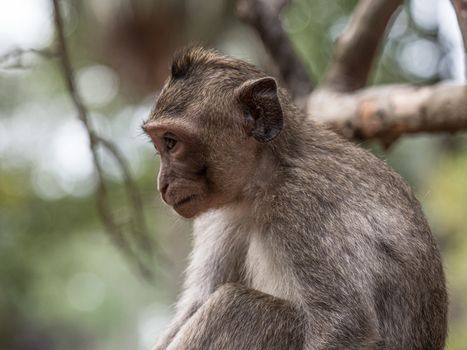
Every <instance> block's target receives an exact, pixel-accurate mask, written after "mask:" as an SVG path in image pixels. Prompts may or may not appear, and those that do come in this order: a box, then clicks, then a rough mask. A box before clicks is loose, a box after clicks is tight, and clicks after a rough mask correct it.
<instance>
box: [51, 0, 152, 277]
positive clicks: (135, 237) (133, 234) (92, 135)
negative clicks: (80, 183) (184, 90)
mask: <svg viewBox="0 0 467 350" xmlns="http://www.w3.org/2000/svg"><path fill="white" fill-rule="evenodd" d="M52 3H53V8H54V20H55V30H56V33H57V39H58V54H59V57H60V60H61V65H62V69H63V76H64V78H65V82H66V87H67V90H68V93H69V95H70V97H71V99H72V101H73V105H74V106H75V109H76V111H77V112H78V118H79V119H80V120H81V121H82V122H83V124H84V126H85V128H86V131H87V133H88V135H89V140H90V149H91V153H92V157H93V162H94V167H95V169H96V173H97V180H98V192H97V204H98V209H99V214H100V216H101V220H102V222H103V224H104V226H105V228H106V232H107V233H108V234H109V236H110V238H111V239H112V241H113V242H114V243H115V244H116V245H117V246H118V247H119V249H120V250H121V251H122V252H123V253H124V255H125V256H126V257H127V258H128V260H129V261H130V262H131V263H132V264H133V265H134V266H136V267H137V268H138V269H139V272H140V273H141V274H142V276H143V277H144V278H146V279H147V280H151V281H152V280H153V270H152V267H151V266H150V265H149V263H148V261H151V260H152V259H151V258H152V255H153V248H154V244H153V242H151V240H150V238H149V237H150V236H149V232H148V230H147V226H146V223H145V218H144V212H143V206H142V201H141V196H140V194H139V192H138V189H137V187H136V184H135V183H134V180H133V178H132V177H131V174H130V170H129V166H128V164H127V162H126V160H125V158H124V157H123V155H122V154H121V152H120V151H119V150H118V148H117V147H116V146H115V145H114V144H113V143H112V142H110V141H108V140H106V139H104V138H102V137H101V136H99V135H97V134H96V132H95V130H94V129H93V128H92V126H91V124H90V121H89V116H88V110H87V108H86V106H85V105H84V104H83V102H82V99H81V96H80V94H79V92H78V90H77V88H76V82H75V77H74V71H73V68H72V65H71V60H70V55H69V51H68V47H67V42H66V40H65V34H64V26H63V16H62V13H61V8H60V4H59V0H52ZM99 146H101V147H103V148H104V149H105V150H107V151H108V152H109V153H110V155H111V156H112V157H113V158H114V159H115V161H116V162H117V164H118V166H119V168H120V170H121V171H122V173H123V179H124V187H125V190H126V192H127V196H128V198H129V206H130V208H131V217H130V224H131V225H130V228H129V233H128V235H129V237H127V234H126V232H125V229H124V227H123V226H122V225H121V224H120V223H118V221H117V219H116V217H115V215H114V214H113V212H112V209H111V205H110V200H109V195H108V189H107V185H106V182H105V178H104V169H103V168H102V166H101V162H100V159H99V153H98V147H99ZM132 242H136V246H137V248H138V249H135V248H134V247H133V246H132ZM135 250H136V251H135ZM159 255H161V252H160V251H159ZM145 258H146V259H145Z"/></svg>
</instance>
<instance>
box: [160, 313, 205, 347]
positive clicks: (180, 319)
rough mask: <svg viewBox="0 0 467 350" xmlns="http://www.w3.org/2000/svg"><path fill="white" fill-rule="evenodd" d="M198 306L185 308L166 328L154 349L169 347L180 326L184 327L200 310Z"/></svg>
mask: <svg viewBox="0 0 467 350" xmlns="http://www.w3.org/2000/svg"><path fill="white" fill-rule="evenodd" d="M198 307H199V306H198V305H192V306H191V307H189V308H187V309H186V310H183V311H182V312H181V313H180V314H178V315H177V316H176V317H175V319H174V320H173V321H172V322H171V323H170V325H169V327H168V328H167V329H166V330H165V332H164V333H163V335H162V336H161V337H160V338H159V340H158V341H157V343H156V345H155V346H154V348H153V350H164V349H167V347H168V346H169V344H170V343H171V342H172V340H173V339H174V338H175V336H176V335H177V333H178V331H179V330H180V328H182V326H183V325H184V324H185V323H186V322H187V321H188V320H189V319H190V317H191V316H193V314H195V312H196V311H197V310H198Z"/></svg>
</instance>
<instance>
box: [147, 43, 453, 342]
mask: <svg viewBox="0 0 467 350" xmlns="http://www.w3.org/2000/svg"><path fill="white" fill-rule="evenodd" d="M171 72H172V76H171V77H170V78H169V79H168V81H167V83H166V85H165V87H164V89H163V91H162V93H161V95H160V98H159V100H158V102H157V103H156V106H155V109H154V112H153V115H152V116H151V118H150V120H148V121H147V122H146V123H145V125H144V127H143V128H144V129H145V131H146V132H147V133H148V134H149V135H150V136H151V138H152V140H153V141H154V143H155V144H156V146H157V148H158V149H159V151H160V153H161V169H160V173H159V189H160V191H161V193H162V195H163V198H164V200H166V201H167V202H168V203H169V204H170V205H173V206H174V209H175V210H176V211H177V212H178V213H179V214H181V215H182V216H185V217H194V218H195V221H194V237H195V242H194V248H193V253H192V257H191V262H190V265H189V267H188V271H187V277H186V282H185V290H184V293H183V295H182V297H181V299H180V301H179V303H178V307H177V309H178V311H177V316H176V318H175V320H174V322H173V324H172V325H171V326H170V327H169V329H168V331H167V333H166V335H165V336H164V337H163V338H162V339H160V340H159V343H158V345H157V346H156V349H170V350H173V349H200V350H201V349H202V350H205V349H226V350H229V349H232V350H234V349H235V350H237V349H442V348H443V347H444V341H445V337H446V312H447V311H446V310H447V297H446V290H445V284H444V276H443V270H442V266H441V261H440V256H439V252H438V249H437V246H436V243H435V241H434V239H433V237H432V235H431V232H430V229H429V227H428V225H427V222H426V220H425V218H424V215H423V213H422V211H421V208H420V205H419V203H418V201H417V200H416V198H415V196H414V195H413V193H412V191H411V190H410V188H409V187H408V186H407V185H406V184H405V182H404V181H403V180H402V179H401V178H400V176H399V175H397V174H396V173H395V172H394V171H392V170H391V169H390V168H389V167H388V166H387V165H386V164H385V163H384V162H382V161H381V160H379V159H378V158H376V157H375V156H373V155H372V154H370V153H369V152H367V151H365V150H363V149H361V148H358V147H357V146H355V145H353V144H351V143H350V142H347V141H345V140H342V139H341V138H340V137H338V136H337V135H335V134H334V133H333V132H331V131H328V130H326V129H325V128H324V127H323V126H321V125H319V124H318V123H315V122H313V121H311V120H309V119H308V118H306V116H305V115H303V114H302V113H301V112H300V111H299V110H298V109H297V108H296V107H295V106H294V105H293V104H292V103H291V102H290V99H289V97H288V95H287V93H286V92H285V91H283V90H282V89H280V88H277V86H276V82H275V80H274V79H272V78H270V77H268V76H266V75H265V74H264V73H262V72H261V71H259V70H258V69H256V68H255V67H253V66H252V65H250V64H248V63H245V62H243V61H240V60H236V59H233V58H230V57H226V56H222V55H220V54H218V53H217V52H215V51H212V50H204V49H200V48H191V49H188V50H186V51H183V52H181V53H179V54H178V56H177V57H176V58H175V59H174V63H173V66H172V70H171ZM167 135H168V136H167ZM164 137H169V138H174V139H175V140H176V144H175V146H174V147H173V148H172V149H171V150H170V151H169V150H168V149H167V146H170V145H171V142H172V141H170V140H167V139H164Z"/></svg>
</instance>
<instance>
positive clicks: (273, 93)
mask: <svg viewBox="0 0 467 350" xmlns="http://www.w3.org/2000/svg"><path fill="white" fill-rule="evenodd" d="M237 91H238V95H237V96H238V99H239V101H240V103H241V105H242V106H243V113H244V118H245V128H246V130H247V132H248V134H249V135H252V136H253V137H254V138H255V139H256V140H257V141H259V142H269V141H271V140H273V139H274V138H276V136H277V135H279V133H280V132H281V130H282V126H283V123H284V121H283V115H282V107H281V104H280V102H279V97H278V95H277V83H276V80H275V79H273V78H271V77H265V78H260V79H253V80H248V81H246V82H245V83H243V84H242V85H241V86H240V87H239V88H238V90H237Z"/></svg>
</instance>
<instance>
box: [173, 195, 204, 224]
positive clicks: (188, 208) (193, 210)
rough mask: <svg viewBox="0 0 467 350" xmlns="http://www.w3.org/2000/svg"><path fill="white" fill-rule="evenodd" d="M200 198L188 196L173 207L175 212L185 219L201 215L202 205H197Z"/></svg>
mask: <svg viewBox="0 0 467 350" xmlns="http://www.w3.org/2000/svg"><path fill="white" fill-rule="evenodd" d="M197 201H198V196H196V195H191V196H188V197H186V198H184V199H182V200H180V201H178V202H177V203H175V204H173V205H172V208H173V210H174V211H175V212H176V213H177V214H178V215H180V216H182V217H184V218H185V219H192V218H194V217H195V216H197V215H198V214H200V205H199V203H196V202H197Z"/></svg>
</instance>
